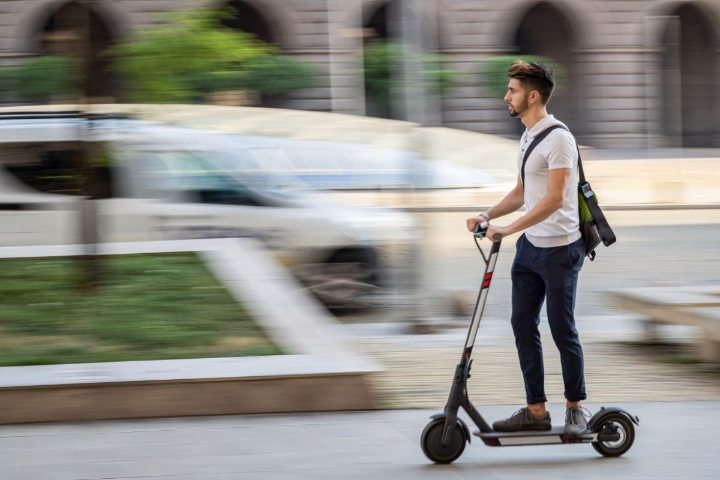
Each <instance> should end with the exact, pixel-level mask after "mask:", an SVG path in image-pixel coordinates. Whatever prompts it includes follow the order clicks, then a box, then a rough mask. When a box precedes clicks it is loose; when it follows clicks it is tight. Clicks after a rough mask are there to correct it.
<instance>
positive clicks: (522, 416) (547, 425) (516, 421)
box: [492, 407, 552, 432]
mask: <svg viewBox="0 0 720 480" xmlns="http://www.w3.org/2000/svg"><path fill="white" fill-rule="evenodd" d="M492 427H493V430H495V431H496V432H525V431H540V432H546V431H548V430H550V429H551V428H552V424H551V422H550V413H545V416H544V417H536V416H535V415H533V414H532V413H530V410H528V408H527V407H525V408H521V409H520V410H518V411H517V412H515V413H513V414H512V415H511V416H510V418H506V419H505V420H498V421H497V422H494V423H493V425H492Z"/></svg>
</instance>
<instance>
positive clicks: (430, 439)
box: [420, 418, 467, 463]
mask: <svg viewBox="0 0 720 480" xmlns="http://www.w3.org/2000/svg"><path fill="white" fill-rule="evenodd" d="M444 425H445V419H444V418H436V419H434V420H433V421H431V422H430V423H428V424H427V426H426V427H425V429H424V430H423V432H422V435H421V436H420V446H421V447H422V451H423V453H424V454H425V456H426V457H427V458H429V459H430V460H432V461H433V462H435V463H452V462H454V461H455V460H457V459H458V457H460V455H462V453H463V451H464V450H465V443H466V442H467V438H465V430H464V429H463V426H462V425H461V424H460V422H458V423H456V424H455V428H452V429H451V430H450V431H449V432H448V438H447V445H445V446H443V445H442V442H441V440H442V433H443V427H444Z"/></svg>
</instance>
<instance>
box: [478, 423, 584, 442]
mask: <svg viewBox="0 0 720 480" xmlns="http://www.w3.org/2000/svg"><path fill="white" fill-rule="evenodd" d="M473 435H475V436H477V437H480V438H481V439H482V441H483V442H484V443H485V445H489V446H491V447H504V446H518V445H550V444H555V443H587V442H593V441H595V440H596V439H597V435H598V434H597V433H596V432H586V433H585V434H583V435H580V436H569V435H566V434H565V428H564V427H552V429H550V430H547V431H544V432H540V431H533V430H528V431H524V432H488V433H482V432H480V431H475V432H474V433H473Z"/></svg>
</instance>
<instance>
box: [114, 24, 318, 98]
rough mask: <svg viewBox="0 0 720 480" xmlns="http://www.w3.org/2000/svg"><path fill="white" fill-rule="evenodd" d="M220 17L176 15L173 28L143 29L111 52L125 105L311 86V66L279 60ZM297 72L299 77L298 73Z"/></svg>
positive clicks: (278, 90)
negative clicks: (234, 91) (122, 83)
mask: <svg viewBox="0 0 720 480" xmlns="http://www.w3.org/2000/svg"><path fill="white" fill-rule="evenodd" d="M222 15H225V13H223V12H219V11H216V10H196V11H192V12H183V13H179V14H178V13H176V14H173V15H171V17H170V19H171V23H169V24H167V25H162V26H157V27H150V28H146V29H144V30H142V31H141V32H140V33H139V34H138V36H137V37H136V38H135V39H134V40H131V41H129V42H126V43H123V44H120V45H116V46H115V47H113V48H112V49H111V50H110V52H109V54H110V55H113V56H114V57H115V65H116V69H117V71H118V72H119V73H120V75H121V77H122V78H123V79H124V80H125V81H126V85H127V87H126V94H127V97H128V100H130V101H136V102H158V103H171V102H188V101H197V100H200V99H201V98H202V97H203V96H205V95H207V94H208V93H211V92H215V91H219V90H228V89H247V90H251V91H254V92H257V93H261V94H263V93H274V94H276V93H286V92H289V91H292V90H297V89H300V88H306V87H307V86H309V85H311V84H312V80H311V77H312V72H311V69H310V67H309V66H306V65H304V64H302V63H301V62H297V61H295V60H291V59H285V58H282V57H278V56H276V54H275V48H274V47H273V46H271V45H268V44H266V43H263V42H261V41H260V40H257V39H256V38H255V37H253V36H252V35H250V34H247V33H244V32H238V31H235V30H232V29H230V28H228V27H225V26H223V25H222V24H221V23H220V21H219V20H220V19H221V18H222ZM299 70H302V73H303V74H302V75H297V74H296V73H297V71H299ZM288 72H290V74H288ZM292 72H295V74H293V73H292Z"/></svg>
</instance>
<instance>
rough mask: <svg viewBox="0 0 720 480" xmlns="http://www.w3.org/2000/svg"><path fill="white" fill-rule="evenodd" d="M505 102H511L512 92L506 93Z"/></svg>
mask: <svg viewBox="0 0 720 480" xmlns="http://www.w3.org/2000/svg"><path fill="white" fill-rule="evenodd" d="M503 100H504V101H505V103H508V102H509V101H510V91H509V90H508V91H507V92H506V93H505V96H504V97H503Z"/></svg>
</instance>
